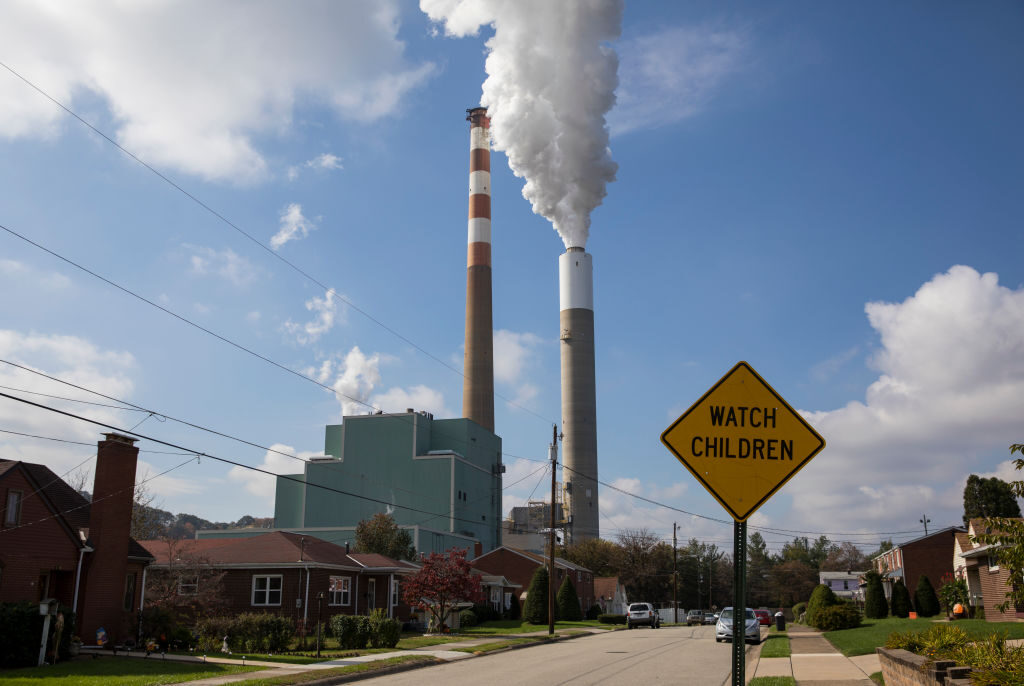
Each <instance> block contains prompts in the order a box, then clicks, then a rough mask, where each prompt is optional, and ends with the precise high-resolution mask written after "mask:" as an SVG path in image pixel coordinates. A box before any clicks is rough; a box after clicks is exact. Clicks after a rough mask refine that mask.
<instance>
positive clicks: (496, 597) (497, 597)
mask: <svg viewBox="0 0 1024 686" xmlns="http://www.w3.org/2000/svg"><path fill="white" fill-rule="evenodd" d="M491 607H493V608H494V610H495V611H496V612H501V586H491Z"/></svg>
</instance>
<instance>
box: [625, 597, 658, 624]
mask: <svg viewBox="0 0 1024 686" xmlns="http://www.w3.org/2000/svg"><path fill="white" fill-rule="evenodd" d="M660 625H661V620H660V619H659V618H658V613H657V612H655V611H654V606H653V605H651V604H650V603H630V604H629V610H628V611H627V612H626V628H627V629H632V628H633V627H635V626H649V627H651V628H652V629H657V628H658V627H659V626H660Z"/></svg>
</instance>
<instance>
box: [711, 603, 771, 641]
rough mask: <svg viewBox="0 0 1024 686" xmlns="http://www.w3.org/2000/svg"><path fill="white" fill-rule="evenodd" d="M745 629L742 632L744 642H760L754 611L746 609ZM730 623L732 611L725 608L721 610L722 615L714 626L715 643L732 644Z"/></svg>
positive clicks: (759, 630) (759, 628) (758, 624)
mask: <svg viewBox="0 0 1024 686" xmlns="http://www.w3.org/2000/svg"><path fill="white" fill-rule="evenodd" d="M745 617H746V627H745V629H744V632H743V636H744V640H745V641H749V642H751V643H760V642H761V625H760V623H759V622H758V621H757V615H755V614H754V611H753V610H752V609H750V608H749V607H748V608H747V611H746V613H745ZM732 622H733V611H732V608H731V607H727V608H725V609H724V610H722V614H720V615H719V616H718V624H716V625H715V641H716V642H721V641H729V642H730V643H731V642H732Z"/></svg>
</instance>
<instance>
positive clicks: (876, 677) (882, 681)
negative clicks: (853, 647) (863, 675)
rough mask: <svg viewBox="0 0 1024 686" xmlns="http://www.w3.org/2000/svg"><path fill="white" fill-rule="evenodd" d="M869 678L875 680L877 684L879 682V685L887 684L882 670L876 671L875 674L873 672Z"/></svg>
mask: <svg viewBox="0 0 1024 686" xmlns="http://www.w3.org/2000/svg"><path fill="white" fill-rule="evenodd" d="M868 678H869V679H871V680H872V681H874V682H875V683H876V684H879V686H885V679H884V678H882V673H881V672H875V673H874V674H872V675H871V676H869V677H868Z"/></svg>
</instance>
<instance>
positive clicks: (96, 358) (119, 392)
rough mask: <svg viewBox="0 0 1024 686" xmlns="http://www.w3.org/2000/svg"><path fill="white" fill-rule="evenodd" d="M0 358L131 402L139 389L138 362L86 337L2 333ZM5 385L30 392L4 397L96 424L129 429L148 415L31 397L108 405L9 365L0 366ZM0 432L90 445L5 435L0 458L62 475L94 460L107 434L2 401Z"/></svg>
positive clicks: (0, 443) (0, 440)
mask: <svg viewBox="0 0 1024 686" xmlns="http://www.w3.org/2000/svg"><path fill="white" fill-rule="evenodd" d="M0 358H3V359H5V360H9V361H11V362H14V363H16V364H19V365H22V366H25V367H29V368H31V369H34V370H37V371H40V372H43V373H45V374H48V375H50V376H54V377H57V378H59V379H63V380H65V381H68V382H70V383H74V384H77V385H79V386H83V387H85V388H91V389H93V390H96V391H98V392H100V393H103V394H105V395H109V396H112V397H116V398H123V399H126V400H129V399H130V398H131V394H132V391H133V389H134V382H133V380H132V377H133V375H134V374H135V373H136V371H137V369H136V362H135V358H134V357H132V355H131V354H129V353H127V352H121V351H114V350H104V349H101V348H99V347H97V346H96V345H95V344H94V343H92V342H91V341H88V340H86V339H84V338H80V337H77V336H62V335H57V334H51V335H45V334H36V333H32V334H24V333H21V332H18V331H12V330H3V329H0ZM0 385H3V386H7V387H9V388H16V389H21V390H23V391H28V393H22V392H18V391H9V390H4V391H3V392H4V393H10V394H11V395H16V396H19V397H24V398H26V399H27V400H31V401H33V402H37V403H40V404H42V405H47V406H50V407H55V408H58V409H61V410H65V411H67V412H73V413H75V414H87V415H88V416H89V417H91V418H93V419H96V420H97V421H101V422H105V423H107V424H111V425H113V426H125V427H129V426H131V425H133V424H135V423H136V422H137V421H138V420H139V418H140V417H141V416H144V415H140V414H139V413H137V412H122V411H117V410H114V409H111V408H107V407H100V406H95V405H82V404H80V403H75V402H68V401H64V400H58V399H56V398H50V397H43V396H38V395H31V393H45V394H48V395H57V396H63V397H71V398H79V399H82V400H88V401H91V402H102V403H107V402H108V401H107V400H104V399H102V398H99V397H98V396H95V395H92V394H89V393H86V392H84V391H78V390H75V389H73V388H70V387H69V386H66V385H64V384H61V383H58V382H56V381H51V380H49V379H45V378H43V377H41V376H39V375H37V374H33V373H31V372H28V371H24V370H22V369H18V368H17V367H13V366H11V365H7V364H0ZM83 408H88V409H87V410H83ZM0 428H4V429H7V430H9V431H18V432H21V433H27V434H35V435H38V436H48V437H52V438H61V439H66V440H70V441H80V442H83V443H86V444H88V445H85V446H77V445H69V444H63V443H56V442H52V441H44V440H37V439H29V438H24V437H18V436H14V435H11V434H3V433H0V457H2V458H3V459H8V460H24V461H27V462H36V463H43V464H46V465H47V466H49V467H50V468H51V469H52V470H53V471H55V472H57V473H58V474H63V473H64V472H66V471H68V470H70V469H71V468H73V467H74V466H75V465H77V464H79V463H80V462H82V461H83V460H86V459H87V458H88V457H89V456H90V455H94V454H95V452H96V449H95V445H96V443H97V442H98V441H99V440H101V439H102V436H101V434H102V433H103V432H104V431H108V429H103V428H101V427H97V426H95V425H92V424H88V423H86V422H82V421H78V420H75V419H71V418H67V417H62V416H60V415H57V414H55V413H52V412H49V411H46V410H42V409H36V408H32V407H30V406H27V405H24V404H22V403H18V402H16V401H13V400H7V399H3V402H0Z"/></svg>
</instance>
